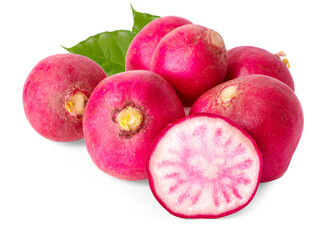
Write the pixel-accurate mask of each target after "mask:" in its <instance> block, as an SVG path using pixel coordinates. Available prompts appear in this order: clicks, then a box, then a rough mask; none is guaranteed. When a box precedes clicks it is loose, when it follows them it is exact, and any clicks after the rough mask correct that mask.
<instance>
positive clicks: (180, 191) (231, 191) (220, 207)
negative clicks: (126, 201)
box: [147, 114, 262, 218]
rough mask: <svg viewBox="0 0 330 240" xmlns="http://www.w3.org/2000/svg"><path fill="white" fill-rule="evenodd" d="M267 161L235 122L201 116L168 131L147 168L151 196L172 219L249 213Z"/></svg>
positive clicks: (156, 145) (153, 147)
mask: <svg viewBox="0 0 330 240" xmlns="http://www.w3.org/2000/svg"><path fill="white" fill-rule="evenodd" d="M261 167H262V160H261V155H260V152H259V150H258V147H257V145H256V144H255V142H254V140H253V139H252V138H251V137H250V136H249V135H248V134H247V133H246V132H245V131H244V130H243V129H241V128H239V127H238V126H237V125H236V124H234V123H232V122H231V121H230V120H228V119H226V118H223V117H220V116H217V115H213V114H196V115H191V116H188V117H185V118H182V119H180V120H178V121H176V122H174V123H172V124H170V125H169V126H168V127H166V128H165V129H164V130H163V131H162V132H161V133H160V135H159V136H158V137H157V139H156V141H155V143H154V145H153V146H152V148H151V153H150V157H149V162H148V163H147V171H148V178H149V184H150V187H151V190H152V192H153V194H154V196H155V197H156V199H157V200H158V201H159V203H160V204H161V205H162V206H163V207H164V208H165V209H166V210H167V211H169V212H170V213H171V214H173V215H175V216H178V217H182V218H219V217H223V216H226V215H229V214H232V213H234V212H237V211H239V210H240V209H242V208H243V207H245V206H246V205H247V204H249V202H250V201H251V200H252V198H253V196H254V195H255V192H256V190H257V188H258V184H259V178H260V172H261Z"/></svg>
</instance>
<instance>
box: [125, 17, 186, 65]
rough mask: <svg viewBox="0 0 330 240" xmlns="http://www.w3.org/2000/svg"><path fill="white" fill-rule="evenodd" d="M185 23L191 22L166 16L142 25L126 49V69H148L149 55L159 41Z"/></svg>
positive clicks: (150, 55)
mask: <svg viewBox="0 0 330 240" xmlns="http://www.w3.org/2000/svg"><path fill="white" fill-rule="evenodd" d="M185 24H191V22H190V21H189V20H187V19H184V18H181V17H175V16H167V17H162V18H158V19H156V20H154V21H152V22H150V23H148V24H147V25H146V26H144V28H143V29H142V30H141V31H140V32H139V33H138V34H137V35H136V36H135V37H134V39H133V40H132V42H131V44H130V46H129V48H128V50H127V54H126V62H125V65H126V71H128V70H150V62H151V57H152V54H153V52H154V51H155V49H156V47H157V44H158V43H159V41H160V40H161V39H162V38H163V37H164V36H165V35H166V34H167V33H169V32H170V31H172V30H174V29H175V28H177V27H180V26H182V25H185Z"/></svg>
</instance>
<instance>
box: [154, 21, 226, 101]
mask: <svg viewBox="0 0 330 240" xmlns="http://www.w3.org/2000/svg"><path fill="white" fill-rule="evenodd" d="M227 64H228V62H227V50H226V47H225V43H224V41H223V39H222V37H221V35H220V34H219V33H217V32H216V31H214V30H211V29H207V28H205V27H202V26H199V25H194V24H187V25H184V26H181V27H178V28H176V29H174V30H173V31H171V32H170V33H168V34H167V35H166V36H165V37H163V38H162V40H161V41H160V42H159V44H158V45H157V48H156V49H155V51H154V54H153V56H152V60H151V71H153V72H155V73H158V74H159V75H161V76H162V77H164V78H165V79H166V80H167V81H168V82H169V83H170V84H171V85H172V86H173V88H174V90H175V91H176V92H177V93H178V95H179V97H180V99H181V101H182V103H183V105H184V106H191V105H192V104H193V102H194V101H195V100H196V98H197V97H198V96H200V95H201V94H202V93H203V92H205V91H206V90H208V89H210V88H212V87H214V86H216V85H218V84H220V83H221V82H222V81H223V80H224V78H225V76H226V71H227Z"/></svg>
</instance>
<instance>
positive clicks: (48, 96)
mask: <svg viewBox="0 0 330 240" xmlns="http://www.w3.org/2000/svg"><path fill="white" fill-rule="evenodd" d="M106 77H107V75H106V73H105V72H104V71H103V69H102V68H101V67H100V66H99V65H98V64H97V63H96V62H94V61H93V60H91V59H89V58H87V57H84V56H81V55H77V54H71V53H69V54H56V55H52V56H49V57H47V58H45V59H43V60H41V61H40V62H39V63H38V64H37V65H36V66H35V67H34V68H33V69H32V71H31V73H30V74H29V76H28V77H27V79H26V82H25V85H24V89H23V104H24V111H25V115H26V117H27V119H28V120H29V122H30V124H31V126H32V127H33V128H34V129H35V130H36V131H37V132H38V133H39V134H40V135H42V136H43V137H45V138H47V139H49V140H52V141H57V142H70V141H76V140H79V139H81V138H83V137H84V135H83V128H82V115H83V112H84V108H85V104H86V102H87V101H88V98H89V95H90V94H91V93H92V91H93V90H94V88H95V87H96V85H97V84H98V83H99V82H100V81H102V80H103V79H104V78H106Z"/></svg>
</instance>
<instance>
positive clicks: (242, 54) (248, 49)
mask: <svg viewBox="0 0 330 240" xmlns="http://www.w3.org/2000/svg"><path fill="white" fill-rule="evenodd" d="M252 74H263V75H267V76H270V77H273V78H276V79H278V80H280V81H281V82H283V83H285V84H286V85H288V86H289V87H290V88H291V89H292V90H293V91H294V82H293V79H292V76H291V74H290V71H289V69H288V67H287V65H286V64H284V63H283V62H282V61H281V59H280V57H279V56H276V54H272V53H270V52H268V51H266V50H264V49H261V48H257V47H252V46H241V47H235V48H232V49H230V50H228V71H227V76H226V80H231V79H234V78H238V77H242V76H248V75H252Z"/></svg>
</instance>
